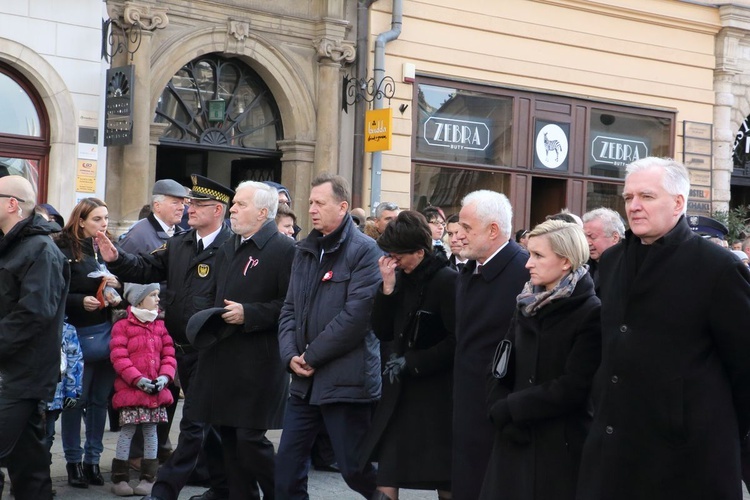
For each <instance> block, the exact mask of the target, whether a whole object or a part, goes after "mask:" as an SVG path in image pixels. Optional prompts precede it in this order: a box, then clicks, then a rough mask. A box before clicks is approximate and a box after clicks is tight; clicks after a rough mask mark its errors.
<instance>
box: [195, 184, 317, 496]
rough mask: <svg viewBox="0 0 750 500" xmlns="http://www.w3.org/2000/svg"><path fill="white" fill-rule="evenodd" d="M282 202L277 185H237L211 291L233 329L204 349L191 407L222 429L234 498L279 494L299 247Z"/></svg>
mask: <svg viewBox="0 0 750 500" xmlns="http://www.w3.org/2000/svg"><path fill="white" fill-rule="evenodd" d="M278 206H279V201H278V193H277V191H276V189H275V188H273V187H270V186H268V185H266V184H263V183H260V182H252V181H245V182H242V183H241V184H240V185H239V186H237V190H236V193H235V195H234V200H233V204H232V208H231V209H230V214H231V216H230V220H231V222H232V231H234V233H235V236H234V237H233V238H231V239H229V240H228V241H227V242H226V243H224V245H222V247H221V248H220V249H219V252H218V256H217V259H216V269H217V271H218V273H219V274H218V276H217V279H216V290H215V291H214V292H213V293H212V294H211V296H212V297H213V305H214V307H220V308H223V309H224V310H225V311H224V312H223V313H222V315H221V318H222V319H223V320H224V322H225V323H226V324H228V325H229V327H230V328H229V329H228V333H226V332H225V335H226V336H224V338H222V339H221V340H219V341H218V342H216V343H215V344H214V345H212V346H211V347H208V348H207V349H205V350H202V351H200V355H199V358H198V374H197V378H196V386H195V389H194V390H195V392H196V398H195V403H196V404H195V405H194V406H193V407H192V408H191V410H190V412H188V416H190V417H191V418H194V419H196V420H198V421H201V422H209V423H211V424H213V425H214V426H217V427H218V428H219V432H220V434H221V442H222V447H223V450H224V465H225V468H226V472H227V479H228V480H229V498H230V500H248V499H253V498H260V496H259V495H258V487H260V489H261V490H262V491H263V497H264V498H266V499H272V498H274V479H275V478H274V475H275V471H274V447H273V444H272V443H271V441H269V440H268V439H267V438H266V431H267V430H268V429H279V428H281V423H282V419H283V416H284V405H285V402H286V398H287V396H288V393H289V374H288V373H287V371H286V369H285V366H283V365H282V363H281V357H280V355H279V342H278V337H277V332H278V329H279V313H280V312H281V306H282V304H283V303H284V297H285V296H286V292H287V288H288V286H289V276H290V272H291V267H292V260H293V259H294V251H295V246H294V241H292V239H291V238H288V237H287V236H285V235H283V234H281V233H280V232H279V231H278V229H277V227H276V223H275V222H274V218H275V217H276V210H277V208H278ZM308 456H309V455H308Z"/></svg>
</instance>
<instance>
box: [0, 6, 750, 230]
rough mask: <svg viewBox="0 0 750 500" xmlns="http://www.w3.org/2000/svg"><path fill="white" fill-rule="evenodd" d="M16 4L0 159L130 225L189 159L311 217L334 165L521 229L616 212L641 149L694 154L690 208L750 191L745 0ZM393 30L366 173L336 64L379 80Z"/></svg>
mask: <svg viewBox="0 0 750 500" xmlns="http://www.w3.org/2000/svg"><path fill="white" fill-rule="evenodd" d="M6 3H9V2H6ZM11 3H12V5H3V6H1V7H0V104H2V106H3V108H4V109H12V110H13V114H12V115H11V114H10V113H6V114H4V115H3V117H2V118H0V158H8V159H10V160H11V161H4V164H8V165H10V166H9V167H8V170H9V172H10V171H17V172H21V171H23V172H26V174H25V175H28V176H29V177H30V178H33V179H34V180H35V181H36V182H37V183H38V185H39V188H40V200H45V201H49V202H51V203H52V204H53V205H55V206H58V207H59V208H60V210H61V212H63V214H65V213H69V210H70V208H72V206H73V204H74V203H75V202H76V201H77V199H79V198H81V197H83V196H92V195H96V196H100V197H103V198H105V199H106V201H107V202H108V204H109V206H110V213H111V216H112V220H113V223H115V224H120V225H121V226H123V227H126V226H128V225H129V224H130V223H132V221H133V220H134V219H135V218H136V216H137V213H138V211H139V209H140V207H141V206H142V205H143V204H144V203H147V202H148V201H149V195H150V188H151V185H152V184H153V182H154V181H155V180H156V179H159V178H166V177H169V178H174V179H177V180H178V181H180V182H183V183H184V184H186V185H187V184H188V183H189V175H190V174H191V173H201V174H203V175H208V176H210V177H212V178H214V179H216V180H218V181H220V182H224V183H226V184H229V185H236V184H237V183H238V182H240V181H242V180H245V179H256V180H276V181H279V182H281V183H283V184H284V185H285V186H287V187H288V188H289V189H290V190H291V192H292V195H293V201H294V204H293V206H294V208H296V209H297V210H298V211H299V212H303V211H304V210H305V207H306V205H307V195H308V192H309V182H310V180H311V178H312V177H313V176H314V175H315V174H316V173H318V172H322V171H336V172H338V173H341V174H342V175H344V176H346V177H349V178H351V179H353V188H354V195H355V202H356V204H358V205H362V206H363V207H364V208H365V209H366V210H370V209H372V208H373V206H374V205H375V204H377V203H378V202H379V201H380V200H387V201H394V202H396V203H398V204H399V205H400V206H402V207H410V208H416V209H419V208H422V207H424V206H426V205H427V204H433V205H437V206H441V207H442V208H443V209H444V210H445V211H446V212H447V213H451V212H455V211H457V210H458V205H459V203H460V199H461V197H462V196H463V194H465V193H466V192H468V191H471V190H473V189H478V188H488V189H495V190H498V191H501V192H504V193H506V194H507V195H508V196H509V198H510V199H511V202H512V203H513V206H514V208H515V219H514V225H515V226H516V227H530V226H532V225H533V224H535V223H537V222H539V221H540V220H541V218H543V216H544V215H546V214H548V213H552V212H556V211H558V210H559V209H561V208H563V207H567V208H569V209H570V210H571V211H573V212H577V213H581V212H584V211H586V210H588V209H590V208H594V207H596V206H601V205H604V206H610V207H612V208H615V209H617V210H620V211H622V209H623V206H622V201H621V196H620V194H621V191H622V185H623V175H624V166H625V165H626V164H627V163H628V162H630V161H632V160H633V159H636V158H639V157H642V156H645V155H656V156H673V157H675V158H677V159H680V160H683V161H684V162H685V163H686V165H687V166H688V167H689V168H690V173H691V180H692V183H693V190H692V191H691V197H690V200H689V210H690V212H691V213H695V214H710V213H711V212H713V211H714V210H722V209H726V208H728V207H729V206H730V203H731V204H733V205H736V204H738V203H740V201H741V200H744V201H742V203H749V202H750V162H748V163H746V162H745V160H746V159H745V158H738V157H737V156H736V155H734V154H733V153H734V151H735V145H736V144H735V142H736V141H735V139H736V136H737V134H738V132H739V131H740V130H741V129H742V127H743V124H745V123H750V122H748V121H746V120H745V119H746V118H747V117H748V116H749V115H750V97H748V96H750V92H748V90H750V89H749V87H750V67H749V66H748V64H749V63H748V62H747V61H748V60H750V58H749V57H747V56H748V54H750V47H749V46H748V42H746V36H747V34H748V33H749V32H750V14H749V13H750V7H749V6H748V3H747V2H746V1H744V0H738V1H736V2H733V3H730V4H725V3H723V2H722V5H719V2H718V1H717V2H709V1H702V2H695V1H682V0H631V1H628V2H622V1H619V0H504V1H502V2H484V1H481V0H467V1H465V2H462V3H461V4H456V3H455V2H450V1H448V0H429V1H424V0H377V1H373V0H358V1H354V0H309V1H305V2H299V1H277V2H268V1H265V0H246V1H242V2H240V1H237V0H217V1H192V0H170V1H155V0H139V1H131V0H106V1H105V2H99V1H93V0H90V1H82V2H74V5H73V6H71V5H65V7H64V8H63V7H60V6H58V5H57V4H58V3H59V2H57V3H56V2H50V1H48V0H19V1H17V2H11ZM9 4H10V3H9ZM363 12H364V16H365V21H366V22H364V23H363V22H362V21H363V18H362V16H363V14H362V13H363ZM394 17H398V19H395V18H394ZM103 20H104V21H106V22H105V23H104V25H103V24H102V21H103ZM394 26H398V27H399V28H400V30H399V32H398V34H397V35H396V36H395V39H394V40H392V41H389V42H387V43H386V44H385V49H384V52H385V63H384V67H383V68H382V69H383V70H384V73H385V75H387V76H390V77H392V78H393V79H394V81H395V85H394V87H393V89H394V95H393V96H392V98H391V99H390V101H388V100H385V101H383V102H382V104H383V106H384V107H390V108H391V109H392V110H393V117H394V118H393V123H392V132H393V137H392V147H391V149H390V150H389V151H385V152H383V153H382V154H381V156H380V159H379V162H378V165H379V167H378V168H380V167H381V166H382V175H381V174H380V173H378V172H377V170H376V175H375V176H374V178H375V179H376V181H377V182H376V183H372V182H371V181H370V179H371V178H373V176H372V175H371V166H372V162H371V155H370V154H369V153H364V152H363V151H362V148H361V146H360V144H361V142H357V141H358V139H357V136H360V135H363V133H364V128H365V127H364V124H363V123H360V122H359V121H358V120H360V118H358V117H357V116H358V112H359V111H360V110H361V109H362V108H363V107H369V106H370V104H369V103H368V101H367V100H365V99H361V100H358V101H357V102H349V103H348V106H346V104H347V103H346V101H348V100H349V99H350V97H351V95H350V94H348V93H347V92H349V91H350V90H351V89H350V88H348V85H347V82H346V80H345V79H344V77H361V78H369V77H371V76H372V75H373V73H372V70H373V52H374V51H375V45H376V40H377V39H378V38H379V35H381V34H383V33H384V32H387V31H389V30H392V28H393V27H394ZM358 29H360V30H361V31H362V33H357V30H358ZM358 38H361V41H359V42H358ZM102 42H104V43H102ZM102 46H103V48H102ZM358 49H359V50H360V51H361V54H360V57H359V58H358V57H357V54H358V52H357V51H358ZM102 52H104V53H106V54H107V57H105V59H104V61H106V63H104V62H102V61H103V59H102V58H101V55H102ZM363 59H365V60H366V61H367V65H366V66H365V68H366V73H363V74H361V75H358V74H357V71H358V70H357V68H356V66H355V65H356V64H357V63H358V62H360V61H362V60H363ZM107 70H109V71H108V72H106V71H107ZM360 70H361V68H360ZM105 72H106V74H105ZM361 87H362V86H361V85H360V89H359V93H360V94H366V92H364V91H363V90H366V89H362V88H361ZM354 92H355V93H357V89H356V88H355V89H354ZM20 94H22V95H24V96H25V98H24V99H15V96H16V95H20ZM355 100H356V99H355ZM9 103H12V104H13V106H10V104H9ZM344 108H347V109H344ZM73 124H75V126H73ZM746 127H747V128H748V129H750V125H746ZM355 145H356V146H355ZM105 146H107V147H105ZM748 158H750V155H749V156H748ZM381 160H382V161H381ZM14 169H15V170H14ZM0 174H2V172H0ZM371 188H375V189H371ZM301 222H302V225H303V226H307V224H306V222H307V221H306V218H305V217H302V220H301ZM115 229H117V228H116V227H115Z"/></svg>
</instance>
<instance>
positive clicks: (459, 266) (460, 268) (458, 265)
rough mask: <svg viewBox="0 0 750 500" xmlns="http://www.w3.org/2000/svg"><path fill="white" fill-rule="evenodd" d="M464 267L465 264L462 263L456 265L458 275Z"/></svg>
mask: <svg viewBox="0 0 750 500" xmlns="http://www.w3.org/2000/svg"><path fill="white" fill-rule="evenodd" d="M465 265H466V264H465V263H464V262H459V263H458V264H456V269H457V270H458V272H459V273H460V272H461V270H462V269H463V268H464V266H465Z"/></svg>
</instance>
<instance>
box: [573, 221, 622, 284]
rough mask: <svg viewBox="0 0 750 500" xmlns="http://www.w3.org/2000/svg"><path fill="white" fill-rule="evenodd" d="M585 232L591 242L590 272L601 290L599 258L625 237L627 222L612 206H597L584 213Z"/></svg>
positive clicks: (587, 239) (589, 242)
mask: <svg viewBox="0 0 750 500" xmlns="http://www.w3.org/2000/svg"><path fill="white" fill-rule="evenodd" d="M582 219H583V232H584V233H586V241H587V242H588V244H589V256H590V259H589V274H591V279H593V280H594V288H595V289H596V291H597V292H598V291H599V259H601V257H602V254H603V253H604V251H605V250H607V249H608V248H609V247H612V246H614V245H616V244H617V243H618V242H619V241H620V240H621V239H623V238H624V237H625V224H623V223H622V217H620V214H618V213H617V212H615V211H614V210H612V209H610V208H604V207H600V208H595V209H594V210H591V211H590V212H586V213H585V214H583V217H582Z"/></svg>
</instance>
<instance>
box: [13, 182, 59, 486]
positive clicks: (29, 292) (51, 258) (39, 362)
mask: <svg viewBox="0 0 750 500" xmlns="http://www.w3.org/2000/svg"><path fill="white" fill-rule="evenodd" d="M35 203H36V193H35V192H34V189H33V188H32V187H31V184H30V183H29V182H28V181H27V180H26V179H24V178H23V177H21V176H17V175H10V176H6V177H3V178H0V231H2V237H0V462H2V463H4V464H5V465H7V467H8V472H9V473H10V479H11V481H12V483H13V489H14V490H15V491H14V493H15V498H16V499H17V500H50V499H51V498H52V483H51V481H50V475H49V474H50V472H49V463H50V456H49V452H48V451H47V447H46V446H45V444H44V434H45V433H44V425H43V423H42V416H43V413H44V408H45V405H44V402H45V401H49V400H51V399H52V396H53V395H54V394H55V384H57V381H58V380H59V379H60V342H61V336H62V326H63V319H64V317H65V299H66V297H67V294H68V285H69V282H70V269H69V267H68V261H67V259H65V257H64V256H63V254H62V253H61V252H60V250H58V249H57V246H56V245H55V244H54V242H53V241H52V238H50V237H49V235H50V233H52V232H54V231H59V230H60V228H59V227H54V228H53V226H52V225H50V224H49V223H48V222H47V221H46V220H45V219H44V218H43V217H42V216H41V215H38V214H35V213H34V205H35ZM4 479H5V476H4V475H3V474H2V472H0V496H1V495H2V490H3V480H4Z"/></svg>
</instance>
